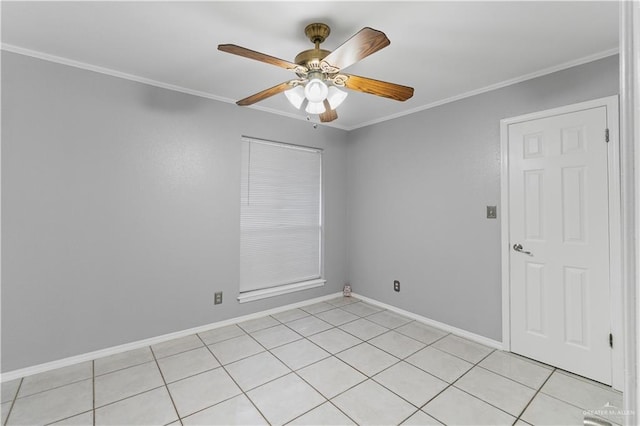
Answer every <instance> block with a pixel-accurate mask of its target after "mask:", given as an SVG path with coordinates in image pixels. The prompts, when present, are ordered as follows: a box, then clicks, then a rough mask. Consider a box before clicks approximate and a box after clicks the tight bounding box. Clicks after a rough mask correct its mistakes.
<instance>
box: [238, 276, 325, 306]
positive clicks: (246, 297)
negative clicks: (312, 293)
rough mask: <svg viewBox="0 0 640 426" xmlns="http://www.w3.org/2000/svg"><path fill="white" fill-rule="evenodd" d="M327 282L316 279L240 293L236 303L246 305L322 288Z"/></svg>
mask: <svg viewBox="0 0 640 426" xmlns="http://www.w3.org/2000/svg"><path fill="white" fill-rule="evenodd" d="M326 282H327V280H323V279H317V280H311V281H303V282H300V283H294V284H287V285H281V286H278V287H272V288H265V289H262V290H252V291H247V292H245V293H241V294H240V295H239V296H238V302H240V303H247V302H253V301H254V300H260V299H266V298H268V297H274V296H281V295H283V294H287V293H293V292H295V291H300V290H307V289H310V288H314V287H320V286H323V285H324V283H326Z"/></svg>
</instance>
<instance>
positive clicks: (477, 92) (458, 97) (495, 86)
mask: <svg viewBox="0 0 640 426" xmlns="http://www.w3.org/2000/svg"><path fill="white" fill-rule="evenodd" d="M619 51H620V50H619V49H618V48H614V49H609V50H605V51H602V52H599V53H595V54H593V55H589V56H584V57H582V58H578V59H574V60H572V61H568V62H564V63H562V64H559V65H554V66H552V67H549V68H544V69H542V70H539V71H535V72H532V73H529V74H524V75H521V76H519V77H515V78H512V79H509V80H504V81H501V82H498V83H495V84H491V85H489V86H485V87H481V88H479V89H475V90H471V91H469V92H465V93H461V94H459V95H455V96H451V97H449V98H445V99H440V100H438V101H435V102H431V103H429V104H426V105H422V106H418V107H415V108H412V109H409V110H406V111H402V112H399V113H396V114H391V115H388V116H386V117H381V118H376V119H375V120H370V121H365V122H362V123H360V124H356V125H355V126H350V127H348V128H347V129H346V130H356V129H360V128H362V127H367V126H371V125H372V124H378V123H382V122H384V121H388V120H393V119H395V118H399V117H404V116H405V115H410V114H414V113H416V112H420V111H424V110H427V109H431V108H435V107H438V106H441V105H444V104H448V103H451V102H455V101H459V100H461V99H465V98H469V97H471V96H475V95H480V94H482V93H486V92H490V91H492V90H497V89H501V88H503V87H507V86H511V85H513V84H517V83H522V82H523V81H527V80H531V79H534V78H538V77H542V76H545V75H547V74H552V73H554V72H558V71H562V70H565V69H567V68H572V67H575V66H578V65H582V64H586V63H589V62H593V61H597V60H598V59H603V58H607V57H609V56H613V55H617V54H618V53H619Z"/></svg>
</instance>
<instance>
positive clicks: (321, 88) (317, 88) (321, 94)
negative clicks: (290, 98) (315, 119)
mask: <svg viewBox="0 0 640 426" xmlns="http://www.w3.org/2000/svg"><path fill="white" fill-rule="evenodd" d="M328 93H329V88H328V87H327V85H326V84H324V83H323V82H322V81H321V80H320V79H318V78H314V79H311V81H309V82H308V83H307V85H306V86H305V87H304V95H305V96H306V97H307V99H308V100H309V102H314V103H318V102H322V101H324V100H325V99H327V94H328ZM323 108H324V107H323Z"/></svg>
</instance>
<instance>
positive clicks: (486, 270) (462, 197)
mask: <svg viewBox="0 0 640 426" xmlns="http://www.w3.org/2000/svg"><path fill="white" fill-rule="evenodd" d="M471 72H472V71H471ZM617 93H618V57H617V56H613V57H609V58H605V59H602V60H599V61H596V62H592V63H589V64H585V65H581V66H578V67H574V68H570V69H567V70H564V71H560V72H556V73H553V74H550V75H547V76H544V77H540V78H536V79H533V80H529V81H525V82H522V83H519V84H515V85H512V86H509V87H505V88H503V89H499V90H495V91H492V92H488V93H484V94H481V95H477V96H473V97H470V98H467V99H464V100H460V101H457V102H453V103H449V104H446V105H443V106H440V107H437V108H433V109H429V110H426V111H422V112H419V113H416V114H412V115H409V116H405V117H403V118H399V119H396V120H392V121H387V122H384V123H380V124H377V125H373V126H369V127H366V128H363V129H360V130H356V131H352V132H350V134H349V142H348V146H349V149H348V155H349V172H348V178H347V182H348V184H349V189H348V192H349V198H348V202H347V211H348V215H349V227H348V229H349V278H350V281H351V284H352V286H353V290H354V291H355V292H359V293H361V294H363V295H365V296H369V297H372V298H374V299H376V300H379V301H381V302H385V303H388V304H391V305H393V306H397V307H399V308H402V309H406V310H408V311H411V312H414V313H417V314H420V315H423V316H426V317H428V318H431V319H434V320H437V321H441V322H444V323H446V324H449V325H453V326H455V327H459V328H462V329H465V330H468V331H471V332H474V333H478V334H480V335H482V336H486V337H489V338H492V339H496V340H501V332H502V330H501V327H502V323H501V282H500V222H499V220H489V219H486V218H485V206H487V205H498V206H499V204H500V127H499V122H500V120H501V119H503V118H507V117H513V116H516V115H521V114H525V113H529V112H534V111H539V110H544V109H548V108H553V107H558V106H562V105H567V104H572V103H576V102H580V101H585V100H589V99H595V98H600V97H604V96H610V95H615V94H617ZM498 215H500V208H499V207H498ZM394 279H397V280H400V282H401V292H400V293H394V292H393V288H392V284H393V280H394Z"/></svg>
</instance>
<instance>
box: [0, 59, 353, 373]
mask: <svg viewBox="0 0 640 426" xmlns="http://www.w3.org/2000/svg"><path fill="white" fill-rule="evenodd" d="M2 113H3V116H2V137H3V140H2V253H3V256H2V371H5V372H6V371H11V370H14V369H18V368H22V367H26V366H31V365H35V364H39V363H43V362H47V361H52V360H56V359H60V358H64V357H67V356H72V355H77V354H81V353H85V352H89V351H94V350H98V349H102V348H105V347H110V346H114V345H118V344H123V343H127V342H131V341H136V340H139V339H144V338H148V337H153V336H157V335H161V334H165V333H169V332H173V331H178V330H182V329H186V328H190V327H195V326H199V325H204V324H208V323H211V322H215V321H219V320H223V319H227V318H232V317H236V316H240V315H244V314H248V313H251V312H255V311H260V310H264V309H269V308H272V307H276V306H280V305H284V304H288V303H293V302H297V301H301V300H306V299H309V298H312V297H317V296H321V295H325V294H329V293H332V292H336V291H338V290H340V289H342V285H343V284H344V282H345V281H346V279H347V263H346V219H347V218H346V211H345V204H346V186H345V184H344V182H345V180H346V170H347V164H346V144H345V141H346V137H347V133H346V132H343V131H341V130H336V129H330V128H318V129H317V130H314V129H313V128H312V127H311V125H310V124H309V123H306V122H302V121H298V120H292V119H288V118H283V117H279V116H275V115H272V114H267V113H263V112H259V111H255V110H251V109H246V108H240V107H237V106H235V105H230V104H225V103H220V102H216V101H212V100H207V99H202V98H198V97H194V96H190V95H185V94H181V93H176V92H171V91H167V90H163V89H159V88H156V87H151V86H147V85H144V84H139V83H135V82H131V81H126V80H122V79H118V78H113V77H109V76H106V75H102V74H97V73H93V72H89V71H84V70H80V69H75V68H70V67H67V66H62V65H58V64H54V63H50V62H45V61H41V60H37V59H33V58H29V57H25V56H21V55H16V54H12V53H7V52H2ZM241 135H247V136H254V137H260V138H266V139H273V140H278V141H282V142H292V143H298V144H306V145H311V146H316V147H320V148H324V150H325V153H324V166H325V179H324V182H325V197H326V212H325V213H326V217H325V225H326V240H325V241H326V245H325V247H326V258H325V271H326V278H327V280H328V282H327V284H326V285H325V286H324V287H322V288H317V289H313V290H307V291H302V292H298V293H294V294H290V295H287V296H281V297H276V298H271V299H267V300H262V301H258V302H251V303H246V304H242V305H239V304H238V303H237V302H236V300H235V297H236V296H237V292H238V290H237V289H238V275H239V232H240V231H239V230H240V225H239V188H240V181H239V179H240V167H239V164H240V143H239V141H240V136H241ZM215 291H223V292H224V297H225V300H224V303H223V304H222V305H220V306H215V307H214V306H213V293H214V292H215Z"/></svg>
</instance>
